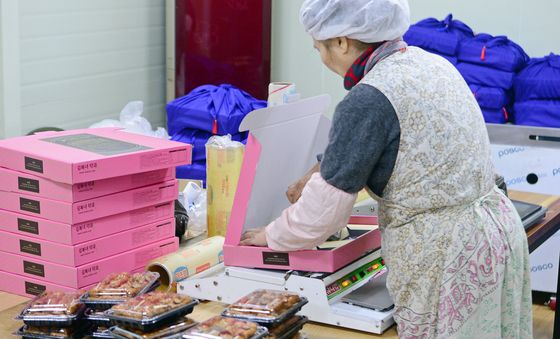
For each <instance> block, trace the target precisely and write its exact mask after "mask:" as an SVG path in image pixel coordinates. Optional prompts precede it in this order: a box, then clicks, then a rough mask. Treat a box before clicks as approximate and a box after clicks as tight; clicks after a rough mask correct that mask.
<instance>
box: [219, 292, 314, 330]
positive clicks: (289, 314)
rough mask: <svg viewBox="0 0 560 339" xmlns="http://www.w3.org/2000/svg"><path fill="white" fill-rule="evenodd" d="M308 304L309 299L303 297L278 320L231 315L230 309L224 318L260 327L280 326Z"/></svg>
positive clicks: (225, 311) (248, 315) (226, 311)
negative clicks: (245, 321) (239, 320)
mask: <svg viewBox="0 0 560 339" xmlns="http://www.w3.org/2000/svg"><path fill="white" fill-rule="evenodd" d="M307 302H308V301H307V298H305V297H301V298H300V301H299V302H298V303H297V304H295V305H294V306H292V307H291V308H290V309H288V310H287V311H286V312H284V313H282V314H281V315H279V316H278V317H276V318H267V317H259V316H255V315H250V314H247V315H243V314H229V313H228V309H225V310H224V311H223V312H222V316H223V317H226V318H235V319H241V320H247V321H252V322H255V323H258V324H259V325H264V326H269V327H270V326H272V325H276V324H280V323H282V322H284V321H285V320H288V319H289V318H291V317H292V316H294V315H295V314H296V313H298V312H299V311H301V309H302V308H303V306H305V305H306V304H307Z"/></svg>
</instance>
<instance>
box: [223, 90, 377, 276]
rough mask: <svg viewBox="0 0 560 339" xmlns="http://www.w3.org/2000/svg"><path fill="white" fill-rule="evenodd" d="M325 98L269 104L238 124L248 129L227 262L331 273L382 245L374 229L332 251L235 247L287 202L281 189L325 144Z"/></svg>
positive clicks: (371, 220)
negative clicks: (242, 237) (278, 250)
mask: <svg viewBox="0 0 560 339" xmlns="http://www.w3.org/2000/svg"><path fill="white" fill-rule="evenodd" d="M329 102H330V98H329V97H328V96H317V97H313V98H308V99H303V100H299V101H297V102H295V103H292V104H287V105H281V106H275V107H267V108H263V109H259V110H257V111H253V112H251V113H249V114H248V115H247V116H246V117H245V118H244V119H243V121H242V122H241V125H240V128H239V130H240V131H250V133H249V138H248V139H247V145H246V147H245V153H244V157H243V164H242V166H241V173H240V176H239V182H238V185H237V191H236V194H235V199H234V203H233V207H232V212H231V216H230V219H229V224H228V229H227V233H226V239H225V244H224V263H225V265H227V266H240V267H250V268H266V269H277V270H299V271H310V272H328V273H331V272H335V271H336V270H338V269H340V268H342V267H344V266H345V265H348V264H349V263H351V262H353V261H355V260H357V259H359V258H360V257H362V256H364V255H365V254H366V253H369V252H371V251H373V250H376V249H378V248H380V247H381V233H380V231H379V229H373V228H371V229H370V230H364V231H361V232H356V234H355V235H354V237H355V238H354V239H353V240H352V241H350V242H348V243H347V244H345V245H343V246H340V247H337V248H335V249H331V250H306V251H293V252H275V251H273V250H271V249H270V248H266V247H254V246H240V245H239V243H240V240H241V236H242V234H243V232H244V231H246V230H247V229H252V228H255V227H261V226H266V225H268V224H269V223H270V222H271V221H273V220H274V219H275V218H277V217H278V216H279V215H280V214H281V213H282V210H283V209H284V208H286V207H288V206H289V202H288V201H287V199H286V197H285V196H284V195H283V194H282V192H284V191H285V190H286V189H287V188H288V186H289V185H290V184H291V183H293V182H295V181H296V180H298V179H299V178H301V177H302V176H303V174H304V173H305V172H306V171H307V170H309V168H311V167H312V166H313V165H314V164H316V162H317V161H316V159H315V156H316V154H319V153H321V152H322V151H324V149H325V147H326V145H327V144H328V132H329V127H330V122H329V121H328V119H327V118H326V117H325V116H324V114H323V113H324V112H325V111H326V109H327V108H328V106H329ZM286 135H289V136H290V137H289V138H285V136H286ZM278 164H289V166H279V165H278ZM349 223H352V224H363V225H377V217H375V216H374V217H352V218H350V220H349Z"/></svg>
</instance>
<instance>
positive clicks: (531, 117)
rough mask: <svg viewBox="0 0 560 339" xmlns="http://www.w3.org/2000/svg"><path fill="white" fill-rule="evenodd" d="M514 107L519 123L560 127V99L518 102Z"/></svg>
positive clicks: (516, 119) (517, 122)
mask: <svg viewBox="0 0 560 339" xmlns="http://www.w3.org/2000/svg"><path fill="white" fill-rule="evenodd" d="M513 109H514V113H515V115H514V117H515V123H516V124H517V125H526V126H540V127H553V128H560V101H554V100H533V101H523V102H516V103H515V104H514V106H513Z"/></svg>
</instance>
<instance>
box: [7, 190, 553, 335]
mask: <svg viewBox="0 0 560 339" xmlns="http://www.w3.org/2000/svg"><path fill="white" fill-rule="evenodd" d="M510 197H511V198H512V199H516V200H521V201H526V202H530V203H536V204H540V205H543V206H545V207H547V208H548V209H549V212H548V213H547V216H546V218H545V220H544V222H543V223H541V224H539V225H537V226H535V227H533V228H532V229H531V230H529V232H527V237H528V241H529V247H530V250H531V251H533V250H534V249H536V248H537V247H538V246H539V245H541V244H542V243H543V242H544V241H546V239H548V238H549V237H550V236H552V235H553V234H554V233H555V232H556V231H557V230H558V229H560V197H551V196H545V195H539V194H531V193H522V192H510ZM27 300H28V299H27V298H23V297H19V296H14V295H11V294H8V293H3V292H0V338H9V337H10V334H11V333H13V332H14V331H15V330H17V329H18V328H19V327H20V326H21V322H19V321H16V320H13V319H14V317H15V316H16V314H17V313H18V312H20V310H21V309H22V307H23V305H24V302H26V301H27ZM223 308H224V305H223V304H220V303H217V302H206V303H202V304H200V305H198V306H197V307H196V309H195V311H194V312H193V314H192V318H193V319H194V320H196V321H203V320H206V319H208V318H210V317H212V316H214V315H216V314H219V313H220V312H221V311H222V310H223ZM533 314H534V323H533V327H534V332H535V338H543V339H544V338H550V337H551V335H552V322H553V321H552V319H551V312H550V311H549V310H548V309H547V308H546V307H545V306H539V305H534V306H533ZM556 320H557V322H558V316H556ZM556 326H558V325H556ZM549 327H550V329H549ZM303 332H304V333H305V334H307V336H308V337H309V338H310V339H331V338H352V339H365V338H376V337H378V338H398V336H397V332H396V330H395V326H393V327H392V328H390V329H389V330H388V331H386V332H385V333H384V334H383V335H373V334H366V333H363V332H357V331H351V330H347V329H342V328H338V327H333V326H327V325H323V324H315V323H312V324H307V325H306V326H305V327H304V329H303ZM557 333H558V332H557Z"/></svg>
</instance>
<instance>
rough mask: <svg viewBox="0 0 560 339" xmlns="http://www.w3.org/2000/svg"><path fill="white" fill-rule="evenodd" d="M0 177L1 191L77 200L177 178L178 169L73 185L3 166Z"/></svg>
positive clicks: (67, 200) (171, 168) (69, 200)
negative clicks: (176, 171)
mask: <svg viewBox="0 0 560 339" xmlns="http://www.w3.org/2000/svg"><path fill="white" fill-rule="evenodd" d="M0 178H1V179H0V191H6V192H15V193H21V194H27V195H32V196H37V197H45V198H49V199H54V200H60V201H66V202H77V201H83V200H87V199H93V198H98V197H102V196H105V195H109V194H114V193H118V192H124V191H128V190H131V189H135V188H139V187H144V186H149V185H154V184H157V183H160V182H165V181H168V180H173V179H175V168H174V167H170V168H164V169H160V170H155V171H149V172H142V173H136V174H131V175H124V176H120V177H115V178H108V179H102V180H96V181H88V182H83V183H80V184H74V185H70V184H64V183H60V182H56V181H52V180H49V179H45V178H41V177H38V176H36V175H32V174H28V173H23V172H17V171H12V170H9V169H6V168H1V167H0Z"/></svg>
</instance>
